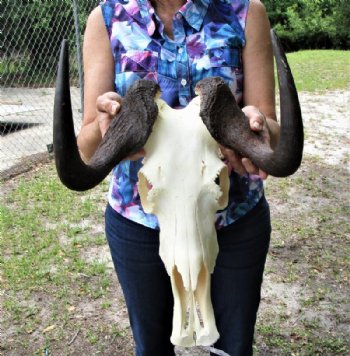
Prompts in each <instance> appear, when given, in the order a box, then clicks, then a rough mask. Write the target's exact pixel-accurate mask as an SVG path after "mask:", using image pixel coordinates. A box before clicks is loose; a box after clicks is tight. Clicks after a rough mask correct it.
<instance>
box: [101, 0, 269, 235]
mask: <svg viewBox="0 0 350 356" xmlns="http://www.w3.org/2000/svg"><path fill="white" fill-rule="evenodd" d="M248 5H249V2H248V0H232V1H230V0H213V1H211V0H194V1H188V2H187V3H185V5H184V6H183V7H181V8H180V10H179V11H178V12H177V13H176V14H175V16H174V19H173V39H171V38H169V37H168V36H167V35H166V34H165V33H164V27H163V25H162V23H161V21H160V20H159V18H158V17H157V16H156V14H155V11H154V9H153V7H152V6H151V5H150V3H149V2H148V1H147V0H106V1H104V2H103V3H102V5H101V6H102V12H103V16H104V20H105V24H106V27H107V30H108V33H109V38H110V43H111V48H112V51H113V56H114V59H115V89H116V91H117V92H118V93H119V94H120V95H121V96H123V95H124V94H125V93H126V91H127V89H128V87H129V86H130V85H131V84H132V83H133V82H134V81H136V80H138V79H149V80H153V81H156V82H157V83H158V84H159V85H160V88H161V91H162V98H163V99H164V100H165V101H166V102H167V103H168V105H170V106H171V107H174V108H181V107H185V106H186V105H187V104H188V103H189V102H190V101H191V99H192V98H193V97H194V96H195V93H194V87H195V85H196V83H197V82H198V81H199V80H201V79H202V78H204V77H210V76H220V77H222V78H224V80H225V81H226V82H227V83H228V85H229V86H230V87H231V89H232V91H233V93H234V94H235V97H236V100H237V102H238V103H240V104H241V103H242V92H243V68H242V48H243V46H244V44H245V36H244V28H245V21H246V15H247V11H248ZM141 166H142V160H139V161H124V162H122V163H120V164H119V165H118V166H116V167H115V169H114V170H113V176H112V180H111V184H110V190H109V203H110V205H111V206H112V207H113V209H114V210H116V211H117V212H118V213H120V214H121V215H123V216H124V217H126V218H128V219H131V220H133V221H135V222H137V223H140V224H143V225H145V226H148V227H151V228H158V222H157V218H156V217H155V216H154V215H149V214H146V213H144V211H143V209H142V206H141V203H140V197H139V194H138V191H137V172H138V170H139V169H140V168H141ZM230 183H231V185H230V192H229V204H228V207H227V208H226V209H225V210H223V211H220V212H218V213H217V222H216V224H217V227H218V228H220V227H223V226H227V225H229V224H231V223H233V222H234V221H235V220H237V219H238V218H239V217H241V216H243V215H245V214H246V213H247V212H248V211H250V210H251V209H252V208H253V207H254V206H255V205H256V204H257V202H258V201H259V200H260V198H261V196H262V194H263V185H262V181H261V180H260V178H259V177H257V176H253V175H245V176H240V175H238V174H236V173H234V172H232V174H231V176H230Z"/></svg>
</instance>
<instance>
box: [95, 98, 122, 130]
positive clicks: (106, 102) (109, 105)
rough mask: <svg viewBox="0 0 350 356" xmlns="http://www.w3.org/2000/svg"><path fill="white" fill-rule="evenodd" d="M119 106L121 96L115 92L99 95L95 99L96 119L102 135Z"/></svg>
mask: <svg viewBox="0 0 350 356" xmlns="http://www.w3.org/2000/svg"><path fill="white" fill-rule="evenodd" d="M120 107H121V97H120V95H118V94H117V93H115V92H108V93H104V94H102V95H100V96H99V97H98V98H97V100H96V111H97V115H96V120H97V122H98V126H99V128H100V131H101V136H102V137H103V136H104V135H105V134H106V132H107V130H108V128H109V125H110V124H111V122H112V120H113V118H114V117H115V116H116V115H117V113H118V112H119V110H120Z"/></svg>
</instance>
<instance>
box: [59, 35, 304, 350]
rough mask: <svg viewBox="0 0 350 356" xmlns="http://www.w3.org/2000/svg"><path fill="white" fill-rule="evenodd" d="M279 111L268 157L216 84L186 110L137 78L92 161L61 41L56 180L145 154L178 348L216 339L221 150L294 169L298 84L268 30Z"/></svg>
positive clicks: (146, 191) (89, 178) (223, 174)
mask: <svg viewBox="0 0 350 356" xmlns="http://www.w3.org/2000/svg"><path fill="white" fill-rule="evenodd" d="M272 42H273V47H274V53H275V57H276V63H277V70H278V77H279V85H280V106H281V135H280V141H279V143H278V146H277V148H276V149H275V150H274V151H273V150H271V148H270V147H269V145H268V143H266V142H264V141H263V139H262V138H261V136H260V135H259V134H256V133H254V132H252V131H251V130H250V128H249V124H248V120H247V118H246V117H245V115H244V114H243V112H242V111H241V110H240V109H239V107H238V106H237V104H236V102H235V100H234V96H233V95H232V93H231V91H230V89H229V88H228V86H227V85H226V84H225V83H224V82H223V80H222V79H220V78H206V79H203V80H202V81H200V82H199V83H198V84H197V86H196V90H197V93H198V94H199V96H198V97H196V98H194V99H193V100H192V102H191V103H190V104H189V105H188V106H187V107H186V108H185V109H182V110H174V109H171V108H170V107H169V106H168V105H167V104H166V103H165V102H164V101H162V100H161V99H159V98H158V96H159V95H157V93H158V92H159V88H158V86H157V85H156V84H155V83H153V82H150V81H142V80H141V81H138V82H136V83H135V84H134V85H132V86H131V87H130V89H129V90H128V92H127V94H126V96H125V98H123V105H122V109H121V111H120V113H119V114H118V115H117V117H116V118H115V119H114V120H113V121H112V124H111V126H110V128H109V129H108V131H107V133H106V135H105V136H104V138H103V140H102V142H101V144H100V146H99V147H98V149H97V151H96V153H95V154H94V156H93V157H92V159H91V160H90V162H89V163H88V164H85V163H84V162H83V161H82V160H81V158H80V155H79V151H78V148H77V145H76V138H75V133H74V127H73V120H72V111H71V103H70V90H69V68H68V66H69V65H68V49H67V45H66V43H65V42H64V43H63V46H62V50H61V56H60V65H59V71H58V77H57V84H56V96H55V108H54V151H55V160H56V167H57V171H58V175H59V177H60V179H61V181H62V182H63V183H64V184H65V185H66V186H67V187H68V188H70V189H73V190H87V189H90V188H93V187H94V186H96V185H97V184H99V183H100V182H101V181H102V180H103V179H104V178H105V177H106V176H107V175H108V173H109V172H110V171H111V169H112V168H113V167H114V166H115V165H116V164H118V163H119V162H120V161H121V160H122V159H124V158H126V157H127V156H129V155H131V154H132V153H135V152H137V151H139V150H140V149H141V148H143V147H144V148H145V151H146V156H145V158H144V165H143V167H142V168H141V170H140V172H139V185H138V187H139V193H140V197H141V202H142V205H143V208H144V210H145V211H146V212H148V213H153V214H155V215H157V217H158V220H159V225H160V256H161V258H162V260H163V262H164V264H165V266H166V269H167V272H168V274H169V275H170V278H171V283H172V289H173V294H174V317H173V334H172V337H171V341H172V342H173V343H174V344H176V345H182V346H192V345H195V344H197V345H210V344H212V343H214V342H215V341H216V340H217V338H218V337H219V334H218V332H217V329H216V326H215V319H214V313H213V309H212V305H211V301H210V274H211V273H212V272H213V269H214V266H215V260H216V256H217V253H218V245H217V241H216V231H215V226H214V220H215V213H216V211H217V210H219V209H222V208H224V207H225V206H226V204H227V196H228V185H229V183H228V174H227V168H226V166H225V165H224V163H223V162H222V161H221V160H220V159H219V157H218V154H217V152H218V144H221V145H223V146H225V147H228V148H232V149H235V150H237V151H239V152H240V153H241V154H242V155H243V156H245V157H249V158H250V159H251V160H252V161H253V163H255V164H256V165H257V166H258V167H260V168H261V169H263V170H265V171H266V172H267V173H268V174H271V175H273V176H277V177H284V176H288V175H290V174H293V173H294V172H295V171H296V170H297V169H298V167H299V165H300V163H301V158H302V151H303V125H302V118H301V112H300V106H299V101H298V96H297V92H296V89H295V86H294V81H293V78H292V75H291V72H290V69H289V66H288V63H287V59H286V57H285V55H284V53H283V51H282V49H281V45H280V43H279V41H278V39H277V38H276V36H275V34H274V33H273V32H272Z"/></svg>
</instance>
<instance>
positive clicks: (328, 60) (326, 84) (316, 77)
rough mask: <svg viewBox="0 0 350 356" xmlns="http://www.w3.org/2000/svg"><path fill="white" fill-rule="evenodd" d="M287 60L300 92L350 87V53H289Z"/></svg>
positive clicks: (321, 51) (323, 51) (315, 51)
mask: <svg viewBox="0 0 350 356" xmlns="http://www.w3.org/2000/svg"><path fill="white" fill-rule="evenodd" d="M287 58H288V62H289V64H290V67H291V69H292V72H293V76H294V80H295V83H296V86H297V89H298V90H299V91H309V92H315V91H317V92H318V91H326V90H338V89H341V90H342V89H349V87H350V51H339V50H308V51H299V52H294V53H289V54H288V55H287Z"/></svg>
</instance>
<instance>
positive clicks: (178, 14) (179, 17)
mask: <svg viewBox="0 0 350 356" xmlns="http://www.w3.org/2000/svg"><path fill="white" fill-rule="evenodd" d="M176 18H177V19H178V20H181V18H182V14H181V13H180V12H178V13H177V14H176Z"/></svg>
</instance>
